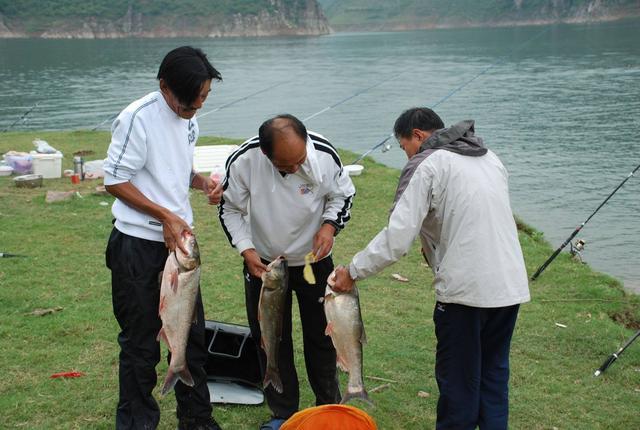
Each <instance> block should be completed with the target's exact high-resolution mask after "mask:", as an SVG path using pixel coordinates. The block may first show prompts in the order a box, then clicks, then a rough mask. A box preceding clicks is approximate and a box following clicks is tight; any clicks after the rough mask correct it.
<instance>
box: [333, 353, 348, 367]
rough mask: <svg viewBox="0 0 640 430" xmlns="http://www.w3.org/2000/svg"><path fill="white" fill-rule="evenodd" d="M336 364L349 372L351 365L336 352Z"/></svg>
mask: <svg viewBox="0 0 640 430" xmlns="http://www.w3.org/2000/svg"><path fill="white" fill-rule="evenodd" d="M336 366H338V367H339V368H340V370H342V371H343V372H349V366H347V362H346V361H345V360H344V359H343V358H342V357H341V356H340V355H339V354H337V353H336Z"/></svg>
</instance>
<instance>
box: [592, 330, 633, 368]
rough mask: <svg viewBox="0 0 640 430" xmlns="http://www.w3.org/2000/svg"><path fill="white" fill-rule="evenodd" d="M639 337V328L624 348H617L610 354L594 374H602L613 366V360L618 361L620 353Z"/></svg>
mask: <svg viewBox="0 0 640 430" xmlns="http://www.w3.org/2000/svg"><path fill="white" fill-rule="evenodd" d="M638 337H640V330H638V332H637V333H636V334H634V335H633V336H631V337H630V338H629V340H628V341H627V343H625V344H624V346H623V347H622V348H620V349H619V350H617V351H616V352H614V353H613V354H611V355H610V356H609V358H607V359H606V360H605V361H604V363H602V366H600V368H598V370H596V371H595V372H594V373H593V376H600V375H601V374H602V373H603V372H604V371H605V370H607V369H608V368H609V366H611V365H612V364H613V362H614V361H616V360H617V359H618V358H619V357H620V355H621V354H622V353H623V352H624V350H625V349H627V348H628V347H629V345H631V344H632V343H633V341H634V340H636V339H637V338H638Z"/></svg>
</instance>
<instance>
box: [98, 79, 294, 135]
mask: <svg viewBox="0 0 640 430" xmlns="http://www.w3.org/2000/svg"><path fill="white" fill-rule="evenodd" d="M287 82H289V80H286V81H280V82H277V83H275V84H272V85H270V86H268V87H266V88H263V89H261V90H258V91H256V92H254V93H251V94H248V95H246V96H243V97H240V98H238V99H235V100H232V101H230V102H229V103H225V104H223V105H220V106H218V107H217V108H215V109H212V110H210V111H209V112H205V113H203V114H198V119H200V118H202V117H205V116H207V115H209V114H212V113H214V112H217V111H219V110H222V109H225V108H228V107H230V106H233V105H234V104H236V103H239V102H241V101H243V100H246V99H248V98H251V97H253V96H257V95H258V94H261V93H264V92H265V91H269V90H270V89H273V88H275V87H278V86H280V85H282V84H286V83H287ZM117 116H118V114H117V113H116V114H114V115H111V116H110V117H109V118H107V119H105V120H104V121H102V122H101V123H99V124H98V125H96V126H95V127H93V128H92V129H91V131H95V130H96V129H98V128H99V127H100V126H102V124H104V123H105V122H108V121H112V120H113V119H115V118H116V117H117Z"/></svg>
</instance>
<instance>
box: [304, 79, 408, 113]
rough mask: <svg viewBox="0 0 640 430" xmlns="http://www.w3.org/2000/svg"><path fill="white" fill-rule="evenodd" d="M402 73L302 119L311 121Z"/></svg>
mask: <svg viewBox="0 0 640 430" xmlns="http://www.w3.org/2000/svg"><path fill="white" fill-rule="evenodd" d="M402 73H404V72H401V73H396V74H395V75H393V76H390V77H388V78H387V79H383V80H382V81H378V82H376V83H375V84H373V85H371V86H369V87H367V88H364V89H362V90H360V91H357V92H355V93H353V94H351V95H350V96H348V97H346V98H344V99H342V100H340V101H339V102H337V103H334V104H332V105H331V106H327V107H326V108H324V109H321V110H319V111H318V112H316V113H314V114H312V115H309V116H308V117H306V118H304V119H303V120H302V122H307V121H309V120H310V119H312V118H315V117H317V116H318V115H322V114H323V113H325V112H327V111H329V110H331V109H333V108H334V107H337V106H340V105H341V104H342V103H345V102H347V101H349V100H351V99H353V98H355V97H358V96H359V95H360V94H363V93H366V92H367V91H369V90H370V89H372V88H375V87H378V86H380V85H382V84H383V83H385V82H387V81H389V80H391V79H393V78H396V77H398V76H400V75H401V74H402Z"/></svg>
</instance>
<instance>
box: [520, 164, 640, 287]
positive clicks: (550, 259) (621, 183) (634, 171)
mask: <svg viewBox="0 0 640 430" xmlns="http://www.w3.org/2000/svg"><path fill="white" fill-rule="evenodd" d="M638 169H640V164H638V166H636V168H635V169H633V171H632V172H631V173H629V174H628V175H627V177H626V178H624V180H623V181H622V182H620V184H619V185H618V186H617V187H616V189H615V190H613V191H612V192H611V194H609V195H608V196H607V198H606V199H604V201H603V202H602V203H600V206H598V208H597V209H596V210H595V211H593V213H592V214H591V215H589V217H588V218H587V219H586V220H585V221H584V222H583V223H582V224H580V225H579V226H578V227H576V229H575V230H574V231H573V233H571V235H570V236H569V237H568V238H567V240H565V241H564V243H563V244H562V245H560V247H559V248H558V249H556V250H555V251H554V252H553V254H551V257H549V258H548V259H547V261H545V262H544V263H542V266H540V267H538V270H536V273H534V274H533V276H532V277H531V280H532V281H535V280H536V278H537V277H538V276H540V274H541V273H542V272H544V269H546V268H547V266H548V265H549V264H551V262H552V261H553V260H554V259H555V258H556V257H557V256H558V254H560V251H562V249H563V248H564V247H565V246H567V245H568V244H569V242H571V239H573V238H574V237H576V235H577V234H578V233H579V232H580V230H582V227H584V226H585V224H586V223H588V222H589V220H590V219H591V218H593V216H594V215H595V214H596V213H597V212H598V211H599V210H600V208H602V207H603V206H604V205H605V204H606V203H607V202H608V201H609V199H610V198H611V197H613V195H614V194H615V193H617V192H618V190H619V189H620V188H622V186H623V185H624V184H625V183H626V182H627V181H628V180H629V178H631V177H632V176H633V175H634V174H635V173H636V171H637V170H638Z"/></svg>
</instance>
